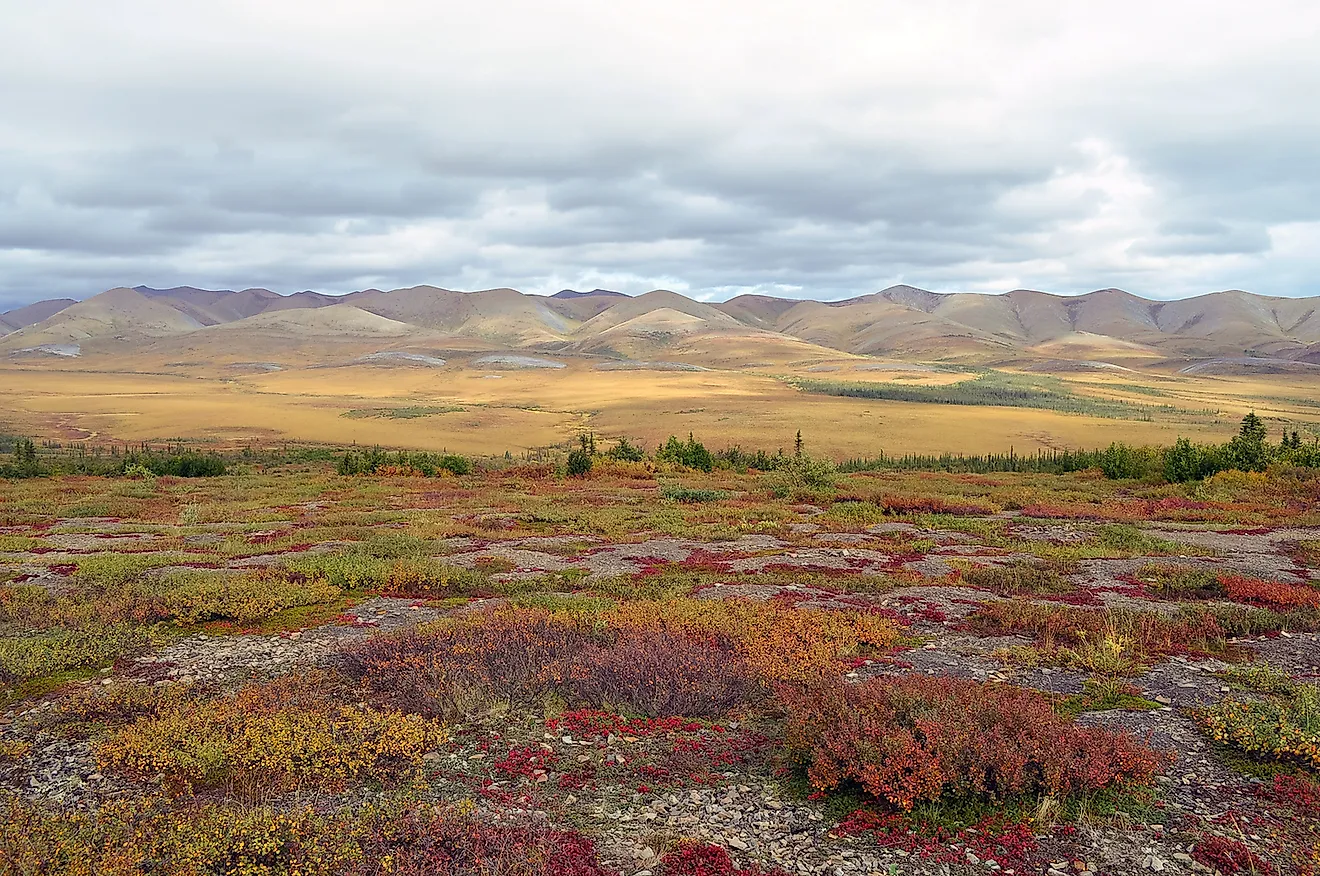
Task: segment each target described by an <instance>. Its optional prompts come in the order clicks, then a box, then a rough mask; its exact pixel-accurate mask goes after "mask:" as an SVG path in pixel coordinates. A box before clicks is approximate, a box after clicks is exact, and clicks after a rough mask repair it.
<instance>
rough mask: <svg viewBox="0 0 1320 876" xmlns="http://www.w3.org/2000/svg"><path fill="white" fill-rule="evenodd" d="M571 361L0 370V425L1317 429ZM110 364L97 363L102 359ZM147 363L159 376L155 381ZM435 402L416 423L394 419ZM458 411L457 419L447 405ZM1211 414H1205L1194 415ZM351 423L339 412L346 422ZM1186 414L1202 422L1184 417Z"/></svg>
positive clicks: (143, 433) (1206, 405)
mask: <svg viewBox="0 0 1320 876" xmlns="http://www.w3.org/2000/svg"><path fill="white" fill-rule="evenodd" d="M565 361H567V362H568V363H569V364H568V367H565V368H562V369H557V370H548V369H535V370H533V369H528V370H507V371H492V370H483V369H481V368H479V367H471V366H469V365H464V364H460V363H452V362H451V364H450V365H449V366H446V367H444V368H427V367H411V366H401V367H398V366H396V367H383V366H377V365H366V364H354V365H344V366H339V367H317V368H291V369H289V370H284V371H275V372H269V373H261V372H258V373H241V372H237V373H236V372H234V371H232V370H230V371H225V370H224V369H215V370H216V371H219V372H221V373H222V374H223V375H224V376H207V375H206V369H204V368H198V367H190V368H187V369H180V368H174V369H161V368H160V366H156V368H155V369H152V370H151V371H146V370H145V369H144V371H127V370H125V371H105V370H91V369H92V367H94V364H96V363H92V362H71V363H69V364H68V365H67V366H64V363H42V364H40V365H26V366H24V365H15V364H6V365H0V431H7V432H11V433H15V434H28V435H32V436H34V437H40V438H50V439H56V440H62V441H78V440H87V441H91V442H93V443H110V442H139V441H163V440H167V439H173V438H183V439H192V440H204V441H215V442H220V443H224V444H232V443H239V442H245V441H256V442H258V443H268V442H271V441H279V440H289V441H300V442H316V443H331V444H347V443H351V442H356V443H357V444H359V445H371V444H380V445H382V446H386V447H400V448H416V449H427V450H441V449H446V450H449V451H452V452H459V453H467V454H503V453H504V452H505V451H508V452H511V453H513V454H515V455H519V454H521V453H523V452H525V451H527V450H530V449H535V448H542V447H548V446H553V445H557V444H562V443H563V442H565V441H569V440H571V439H572V438H573V437H574V436H575V435H576V434H578V433H579V432H581V431H583V430H587V429H590V430H594V431H595V432H596V433H598V434H600V435H603V436H606V437H615V436H621V435H626V436H628V437H630V438H633V439H640V440H641V441H643V442H645V444H646V445H647V446H650V447H655V446H656V445H657V444H658V443H660V442H662V441H663V440H664V439H665V438H666V437H667V436H668V435H670V434H679V435H686V434H687V433H688V432H693V433H695V434H696V435H697V436H698V437H700V438H701V439H702V440H704V441H705V442H706V443H707V444H708V445H710V446H714V447H723V446H726V445H729V444H741V445H742V446H743V447H744V448H749V449H750V448H765V449H768V450H773V449H775V448H778V447H789V446H791V444H792V440H793V435H794V433H796V432H797V431H798V430H799V429H801V430H802V432H803V434H804V436H805V437H806V438H807V440H808V442H809V443H810V446H811V447H812V449H813V450H814V451H815V452H817V453H821V454H825V455H828V456H832V457H835V458H839V459H841V458H846V457H852V456H865V455H874V454H876V453H878V452H879V451H881V450H883V451H885V452H886V453H905V452H923V453H938V452H945V451H948V452H953V453H959V452H962V453H982V452H987V451H1006V450H1008V449H1009V448H1010V447H1013V448H1014V449H1016V450H1017V451H1018V452H1020V453H1025V452H1033V451H1035V450H1036V449H1037V448H1063V447H1088V448H1089V447H1095V446H1103V445H1107V444H1108V443H1109V442H1111V441H1125V442H1129V443H1137V444H1143V443H1158V444H1166V443H1170V442H1172V441H1173V439H1174V438H1176V437H1177V436H1179V435H1186V436H1189V437H1192V438H1195V439H1200V440H1222V439H1223V438H1224V437H1226V436H1228V435H1229V434H1231V433H1232V432H1233V431H1234V430H1235V428H1236V424H1237V422H1238V420H1239V419H1240V418H1241V417H1242V415H1243V414H1245V413H1246V412H1247V411H1249V410H1253V409H1254V410H1256V411H1257V412H1259V413H1260V414H1261V415H1262V416H1263V417H1265V418H1266V420H1267V423H1270V425H1271V429H1272V431H1276V430H1281V429H1282V428H1284V425H1285V424H1286V425H1288V427H1289V428H1298V429H1300V430H1301V431H1302V432H1303V433H1306V432H1308V431H1310V430H1312V429H1316V428H1320V427H1318V426H1316V425H1315V424H1316V422H1317V421H1320V408H1317V407H1315V406H1314V402H1313V401H1311V400H1313V399H1315V398H1317V397H1320V380H1316V379H1314V378H1303V377H1299V376H1296V375H1286V376H1277V377H1251V378H1248V377H1206V376H1184V375H1171V376H1170V375H1155V374H1148V373H1137V372H1124V373H1115V374H1112V375H1111V374H1095V373H1082V374H1068V375H1063V379H1064V380H1065V381H1066V382H1067V385H1068V386H1069V388H1070V389H1072V390H1073V391H1074V392H1076V393H1078V394H1081V395H1092V396H1099V397H1106V398H1113V399H1119V400H1124V401H1130V402H1136V403H1141V404H1147V405H1150V404H1167V405H1172V406H1174V407H1177V408H1183V409H1186V410H1187V411H1188V412H1189V413H1187V414H1185V415H1184V414H1182V413H1172V414H1167V413H1166V414H1160V415H1156V416H1154V418H1153V419H1152V421H1149V422H1148V421H1143V420H1125V419H1107V418H1099V417H1093V416H1082V415H1074V414H1063V413H1055V412H1053V411H1044V410H1033V409H1023V408H1010V407H980V406H966V405H940V404H917V403H908V402H893V401H883V400H875V399H860V398H841V397H834V396H828V395H814V394H808V393H804V392H801V391H799V390H797V389H795V388H794V387H792V386H790V385H788V384H787V383H785V382H784V380H782V379H781V378H783V377H785V376H799V377H806V378H815V379H826V380H840V381H848V382H862V381H868V382H869V381H891V382H895V383H901V384H904V385H938V384H945V383H949V382H953V381H956V380H962V379H966V377H967V376H966V375H963V374H950V373H945V372H926V371H921V370H914V369H911V368H906V369H905V368H902V367H899V368H896V369H894V370H890V369H886V368H884V367H883V366H882V365H880V364H879V363H877V364H862V365H861V366H859V364H858V360H857V359H856V358H851V357H850V358H848V359H846V360H840V362H838V363H837V364H830V365H827V366H824V367H822V366H820V365H813V366H812V367H810V368H803V369H801V370H800V371H799V372H798V373H797V374H795V375H794V374H792V373H791V372H789V373H769V372H767V373H757V372H752V371H746V370H741V371H734V370H728V371H722V370H711V371H697V372H683V371H646V370H637V371H602V370H598V369H596V368H595V367H594V366H593V363H592V362H590V361H583V360H575V359H566V360H565ZM99 364H100V365H101V366H102V367H104V364H105V362H104V360H102V361H101V363H99ZM157 369H159V370H157ZM403 407H422V408H439V409H440V410H439V411H437V412H434V413H427V414H426V415H423V416H416V417H412V418H395V417H391V416H388V409H391V408H403ZM452 408H461V410H452ZM1203 411H1210V412H1211V413H1209V414H1206V413H1200V412H1203ZM350 412H354V413H353V415H351V416H346V415H347V414H349V413H350ZM1191 412H1198V413H1191Z"/></svg>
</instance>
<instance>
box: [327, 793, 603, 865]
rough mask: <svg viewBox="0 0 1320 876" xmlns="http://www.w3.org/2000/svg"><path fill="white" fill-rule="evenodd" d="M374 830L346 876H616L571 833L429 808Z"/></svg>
mask: <svg viewBox="0 0 1320 876" xmlns="http://www.w3.org/2000/svg"><path fill="white" fill-rule="evenodd" d="M373 827H374V830H372V831H371V832H370V833H369V834H368V835H367V836H366V837H365V839H364V840H363V841H362V853H363V854H362V857H361V859H360V861H359V862H358V863H357V865H356V866H355V867H354V868H353V869H351V870H349V871H346V872H348V873H349V874H350V876H375V874H378V873H380V872H381V870H380V864H381V862H382V860H388V861H389V862H390V865H391V866H390V867H389V872H390V873H392V874H397V876H465V874H470V873H481V874H489V876H618V872H617V871H615V870H611V869H609V868H606V867H605V866H603V865H602V864H601V863H600V861H599V860H598V859H597V857H596V849H595V846H594V845H593V844H592V842H591V840H589V839H587V838H586V837H584V836H582V835H581V834H580V833H577V832H576V831H571V830H555V829H553V828H550V827H547V826H545V825H541V824H534V823H533V824H522V823H514V824H499V823H491V822H490V821H489V820H477V819H466V818H454V817H450V816H446V815H445V814H443V813H441V814H437V813H435V812H434V811H433V810H431V808H430V807H415V808H411V809H409V810H408V811H406V812H405V813H404V814H403V815H402V816H400V817H394V818H391V819H389V820H388V821H381V822H379V823H377V824H375V825H373Z"/></svg>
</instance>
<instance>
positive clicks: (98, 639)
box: [0, 624, 150, 685]
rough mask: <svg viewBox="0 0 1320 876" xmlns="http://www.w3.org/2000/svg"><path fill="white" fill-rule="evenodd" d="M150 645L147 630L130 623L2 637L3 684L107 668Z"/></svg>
mask: <svg viewBox="0 0 1320 876" xmlns="http://www.w3.org/2000/svg"><path fill="white" fill-rule="evenodd" d="M149 642H150V638H149V636H148V634H147V632H146V630H143V629H141V628H138V627H131V626H128V625H126V624H111V625H96V626H89V627H86V628H83V629H52V630H44V631H42V632H39V633H33V634H29V635H23V636H6V637H4V638H0V682H2V683H4V684H6V685H12V684H16V683H19V682H23V681H27V680H29V679H33V678H42V677H44V676H47V675H54V674H55V673H57V672H64V671H66V670H69V669H86V668H95V667H98V666H104V665H105V664H107V663H110V662H112V661H114V660H116V659H118V658H119V657H122V656H124V655H125V654H128V653H131V652H133V651H136V650H138V649H141V648H144V647H146V646H147V645H148V644H149Z"/></svg>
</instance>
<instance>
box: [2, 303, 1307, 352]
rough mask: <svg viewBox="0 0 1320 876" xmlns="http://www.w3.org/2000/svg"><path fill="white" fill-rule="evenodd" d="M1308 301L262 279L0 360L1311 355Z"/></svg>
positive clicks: (40, 311) (56, 316) (41, 335)
mask: <svg viewBox="0 0 1320 876" xmlns="http://www.w3.org/2000/svg"><path fill="white" fill-rule="evenodd" d="M1318 310H1320V298H1273V297H1266V296H1261V295H1256V294H1252V293H1248V292H1242V291H1227V292H1216V293H1213V294H1209V295H1202V296H1198V297H1195V298H1187V299H1182V300H1176V301H1152V300H1148V299H1144V298H1140V297H1138V296H1136V295H1132V294H1130V293H1127V292H1124V291H1122V290H1119V289H1102V290H1099V291H1096V292H1091V293H1088V294H1086V295H1078V296H1061V295H1053V294H1050V293H1046V292H1036V291H1031V290H1025V289H1020V290H1016V291H1013V292H1008V293H1006V294H1002V295H988V294H979V293H935V292H928V291H925V290H923V289H918V288H915V287H912V286H892V287H890V288H888V289H884V290H882V291H879V292H876V293H874V294H870V295H863V296H860V297H857V298H850V299H847V300H844V301H827V302H822V301H811V300H795V299H783V298H774V297H769V296H762V295H742V296H739V297H737V298H733V299H731V300H729V301H725V302H722V303H718V304H711V303H705V302H701V301H695V300H693V299H691V298H688V297H686V296H683V295H680V294H678V293H675V292H669V291H664V290H656V291H653V292H647V293H646V294H644V295H638V296H628V295H623V294H620V293H618V292H610V291H607V290H603V289H596V290H593V291H591V292H574V291H572V290H564V291H563V292H560V293H558V294H556V295H553V296H541V295H529V294H524V293H522V292H518V291H516V290H514V289H487V290H483V291H479V292H458V291H454V290H450V289H441V288H438V287H435V286H413V287H410V288H403V289H394V290H390V291H382V290H379V289H367V290H363V291H360V292H353V293H351V294H347V295H342V296H331V295H324V294H320V293H317V292H299V293H297V294H294V295H280V294H278V293H276V292H272V291H270V290H268V289H243V290H241V291H230V290H207V289H197V288H193V287H190V286H180V287H175V288H171V289H153V288H150V287H147V286H137V287H133V288H127V287H119V288H115V289H110V290H108V291H106V292H102V293H101V294H99V295H95V296H93V297H91V298H88V299H86V300H85V301H81V302H76V301H73V300H70V299H55V300H50V301H40V302H37V303H35V304H30V305H28V306H26V307H22V308H18V309H16V310H11V311H8V312H6V313H3V314H0V355H6V356H31V355H40V354H43V353H44V354H55V355H60V356H75V355H92V354H97V353H106V354H123V353H125V352H133V353H138V352H157V353H160V354H162V355H165V356H170V355H174V356H176V357H177V356H178V355H180V354H183V353H188V354H189V355H191V356H193V357H194V358H197V357H200V358H202V359H207V358H208V357H211V358H216V359H219V360H223V359H231V360H232V359H233V358H234V357H249V358H250V357H254V356H255V357H267V358H272V357H273V358H279V357H281V356H283V357H286V358H287V357H288V356H290V355H304V354H305V355H311V356H316V355H320V356H322V357H323V358H324V356H325V355H329V354H331V353H333V352H334V351H336V350H341V348H342V350H348V349H350V348H351V349H357V350H366V349H369V348H370V349H392V350H399V349H407V348H409V347H417V348H421V347H425V348H427V349H432V350H436V349H465V350H520V351H536V352H542V353H558V354H565V355H570V354H579V355H592V356H600V357H607V358H612V359H622V360H639V361H642V360H655V359H667V360H675V361H684V362H691V363H694V364H702V365H737V364H743V365H750V364H767V363H773V362H788V361H794V362H809V361H811V360H818V359H826V358H830V357H834V358H837V357H839V356H840V355H846V356H883V357H892V358H900V359H919V360H925V361H935V360H937V361H964V362H982V363H1009V362H1015V361H1024V360H1032V361H1052V362H1059V363H1068V362H1095V361H1105V362H1111V361H1115V360H1122V361H1124V362H1126V363H1127V364H1132V363H1138V364H1141V363H1148V364H1158V363H1161V362H1165V363H1172V362H1181V363H1186V362H1188V361H1193V362H1195V361H1201V360H1212V359H1220V360H1225V361H1237V362H1243V363H1246V362H1270V363H1283V364H1287V363H1295V366H1296V367H1298V368H1302V369H1307V370H1310V368H1313V367H1316V366H1320V312H1318Z"/></svg>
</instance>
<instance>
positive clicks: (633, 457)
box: [605, 438, 646, 462]
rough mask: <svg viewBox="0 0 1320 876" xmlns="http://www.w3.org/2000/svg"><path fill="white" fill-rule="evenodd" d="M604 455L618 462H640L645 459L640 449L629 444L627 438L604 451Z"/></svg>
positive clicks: (621, 439)
mask: <svg viewBox="0 0 1320 876" xmlns="http://www.w3.org/2000/svg"><path fill="white" fill-rule="evenodd" d="M605 455H606V456H608V457H609V458H610V459H616V460H618V461H619V462H641V461H642V460H644V459H646V454H645V453H644V452H642V448H640V447H638V446H636V445H635V444H633V443H631V442H630V441H629V440H628V439H627V438H620V439H619V443H618V444H615V445H614V446H613V447H611V448H610V449H609V450H607V451H605Z"/></svg>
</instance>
